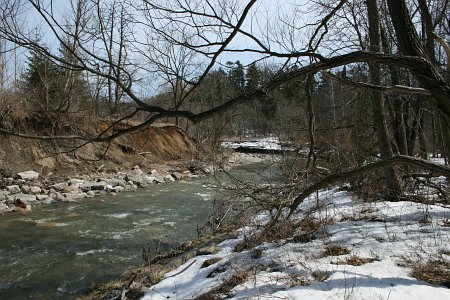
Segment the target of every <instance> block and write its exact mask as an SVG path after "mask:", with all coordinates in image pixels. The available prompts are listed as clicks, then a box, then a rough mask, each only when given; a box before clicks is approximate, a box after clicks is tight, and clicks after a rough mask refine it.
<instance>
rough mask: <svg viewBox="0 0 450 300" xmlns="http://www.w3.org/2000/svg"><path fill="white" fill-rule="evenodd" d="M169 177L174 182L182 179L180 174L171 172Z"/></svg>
mask: <svg viewBox="0 0 450 300" xmlns="http://www.w3.org/2000/svg"><path fill="white" fill-rule="evenodd" d="M171 175H172V177H173V178H175V179H176V180H181V178H183V175H182V174H181V173H178V172H173V173H172V174H171Z"/></svg>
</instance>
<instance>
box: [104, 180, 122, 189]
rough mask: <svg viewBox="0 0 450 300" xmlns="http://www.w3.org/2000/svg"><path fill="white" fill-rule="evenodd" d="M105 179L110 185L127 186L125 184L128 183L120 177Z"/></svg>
mask: <svg viewBox="0 0 450 300" xmlns="http://www.w3.org/2000/svg"><path fill="white" fill-rule="evenodd" d="M104 181H105V182H106V184H107V185H110V186H122V187H125V185H126V183H125V180H123V179H118V178H111V179H105V180H104Z"/></svg>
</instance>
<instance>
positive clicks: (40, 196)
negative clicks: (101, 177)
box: [36, 195, 50, 201]
mask: <svg viewBox="0 0 450 300" xmlns="http://www.w3.org/2000/svg"><path fill="white" fill-rule="evenodd" d="M36 199H37V200H38V201H46V200H48V199H50V197H49V196H48V195H36Z"/></svg>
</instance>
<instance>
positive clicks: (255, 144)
mask: <svg viewBox="0 0 450 300" xmlns="http://www.w3.org/2000/svg"><path fill="white" fill-rule="evenodd" d="M221 145H222V147H224V148H231V149H236V148H240V147H241V148H246V149H260V150H276V151H280V150H291V151H294V150H296V149H295V147H293V146H285V145H283V144H282V143H281V142H280V140H279V139H278V137H266V138H255V139H254V140H251V141H239V142H230V141H225V142H222V143H221Z"/></svg>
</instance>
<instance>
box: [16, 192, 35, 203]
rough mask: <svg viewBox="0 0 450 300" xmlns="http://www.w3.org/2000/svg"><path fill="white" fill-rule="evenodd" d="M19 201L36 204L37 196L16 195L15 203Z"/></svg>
mask: <svg viewBox="0 0 450 300" xmlns="http://www.w3.org/2000/svg"><path fill="white" fill-rule="evenodd" d="M17 200H21V201H26V202H35V201H36V196H35V195H30V194H15V195H14V203H15V202H16V201H17Z"/></svg>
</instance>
